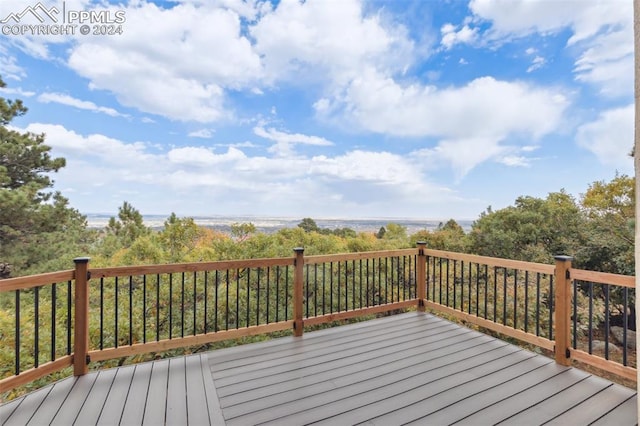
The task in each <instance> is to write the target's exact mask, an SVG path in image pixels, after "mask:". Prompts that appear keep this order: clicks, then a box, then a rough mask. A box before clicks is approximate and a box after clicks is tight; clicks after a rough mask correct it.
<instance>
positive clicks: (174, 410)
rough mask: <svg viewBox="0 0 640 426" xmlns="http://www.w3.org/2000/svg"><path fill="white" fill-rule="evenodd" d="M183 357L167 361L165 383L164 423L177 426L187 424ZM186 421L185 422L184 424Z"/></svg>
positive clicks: (186, 395)
mask: <svg viewBox="0 0 640 426" xmlns="http://www.w3.org/2000/svg"><path fill="white" fill-rule="evenodd" d="M185 360H186V358H185V357H179V358H171V359H169V381H168V383H167V414H166V420H165V421H166V423H167V424H169V425H178V424H181V423H185V424H186V423H187V422H188V417H187V397H188V394H187V391H188V390H187V383H186V377H185V367H186V363H185ZM185 420H187V422H185Z"/></svg>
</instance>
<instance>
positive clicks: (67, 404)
mask: <svg viewBox="0 0 640 426" xmlns="http://www.w3.org/2000/svg"><path fill="white" fill-rule="evenodd" d="M97 376H98V375H97V374H87V375H85V376H80V377H76V380H75V383H74V385H73V388H72V389H71V392H69V394H68V395H67V397H66V398H65V400H64V403H63V404H62V406H61V407H60V410H59V411H58V413H56V415H55V417H54V418H53V421H52V422H51V424H52V425H63V426H66V425H71V424H74V423H75V421H76V418H77V417H78V414H79V413H80V410H81V409H82V407H83V406H84V403H85V401H86V400H87V397H88V396H89V393H90V392H91V389H92V388H93V385H94V383H95V382H96V377H97Z"/></svg>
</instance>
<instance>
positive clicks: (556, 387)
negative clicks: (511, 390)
mask: <svg viewBox="0 0 640 426" xmlns="http://www.w3.org/2000/svg"><path fill="white" fill-rule="evenodd" d="M585 379H586V377H585V376H584V375H583V374H580V373H577V372H576V370H574V369H565V370H564V371H563V372H562V373H561V374H558V375H556V376H554V377H551V378H550V379H548V380H544V381H542V382H540V383H538V384H536V385H534V386H531V387H529V388H527V389H524V390H522V391H521V392H518V393H515V394H513V395H512V396H510V397H508V398H505V399H502V400H501V401H498V402H496V403H494V404H491V405H487V406H485V407H483V408H482V409H481V410H479V411H476V412H475V413H473V414H471V415H469V416H467V417H465V418H464V419H462V420H461V421H459V422H458V423H457V424H458V425H460V426H464V425H468V426H474V425H477V424H480V423H484V424H497V423H500V422H502V421H504V420H507V419H508V418H509V417H511V416H514V415H516V414H517V413H518V412H520V411H522V410H523V409H524V408H525V407H530V406H531V405H533V404H537V403H540V402H542V401H544V400H545V399H548V398H553V397H554V395H556V394H558V393H561V392H563V391H565V390H566V389H567V388H569V387H571V386H573V385H575V384H576V383H578V382H580V381H581V380H585Z"/></svg>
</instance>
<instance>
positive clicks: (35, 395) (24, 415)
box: [0, 385, 53, 426]
mask: <svg viewBox="0 0 640 426" xmlns="http://www.w3.org/2000/svg"><path fill="white" fill-rule="evenodd" d="M51 389H53V385H49V386H47V387H45V388H42V389H39V390H37V391H35V392H32V393H30V394H28V395H27V396H26V397H25V398H23V399H22V400H18V399H16V400H14V401H13V402H14V404H12V406H9V404H6V405H4V406H2V407H0V423H1V424H2V426H23V425H26V424H27V423H28V422H29V419H31V417H32V416H33V413H35V412H36V410H37V409H38V407H40V404H42V401H44V399H45V398H46V397H47V395H49V392H51ZM6 406H9V407H7V409H6V410H3V409H4V408H5V407H6Z"/></svg>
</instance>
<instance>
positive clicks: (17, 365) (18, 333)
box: [15, 290, 20, 376]
mask: <svg viewBox="0 0 640 426" xmlns="http://www.w3.org/2000/svg"><path fill="white" fill-rule="evenodd" d="M15 340H16V349H15V350H16V355H15V356H16V370H15V371H16V372H15V375H16V376H17V375H18V374H20V290H16V339H15Z"/></svg>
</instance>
